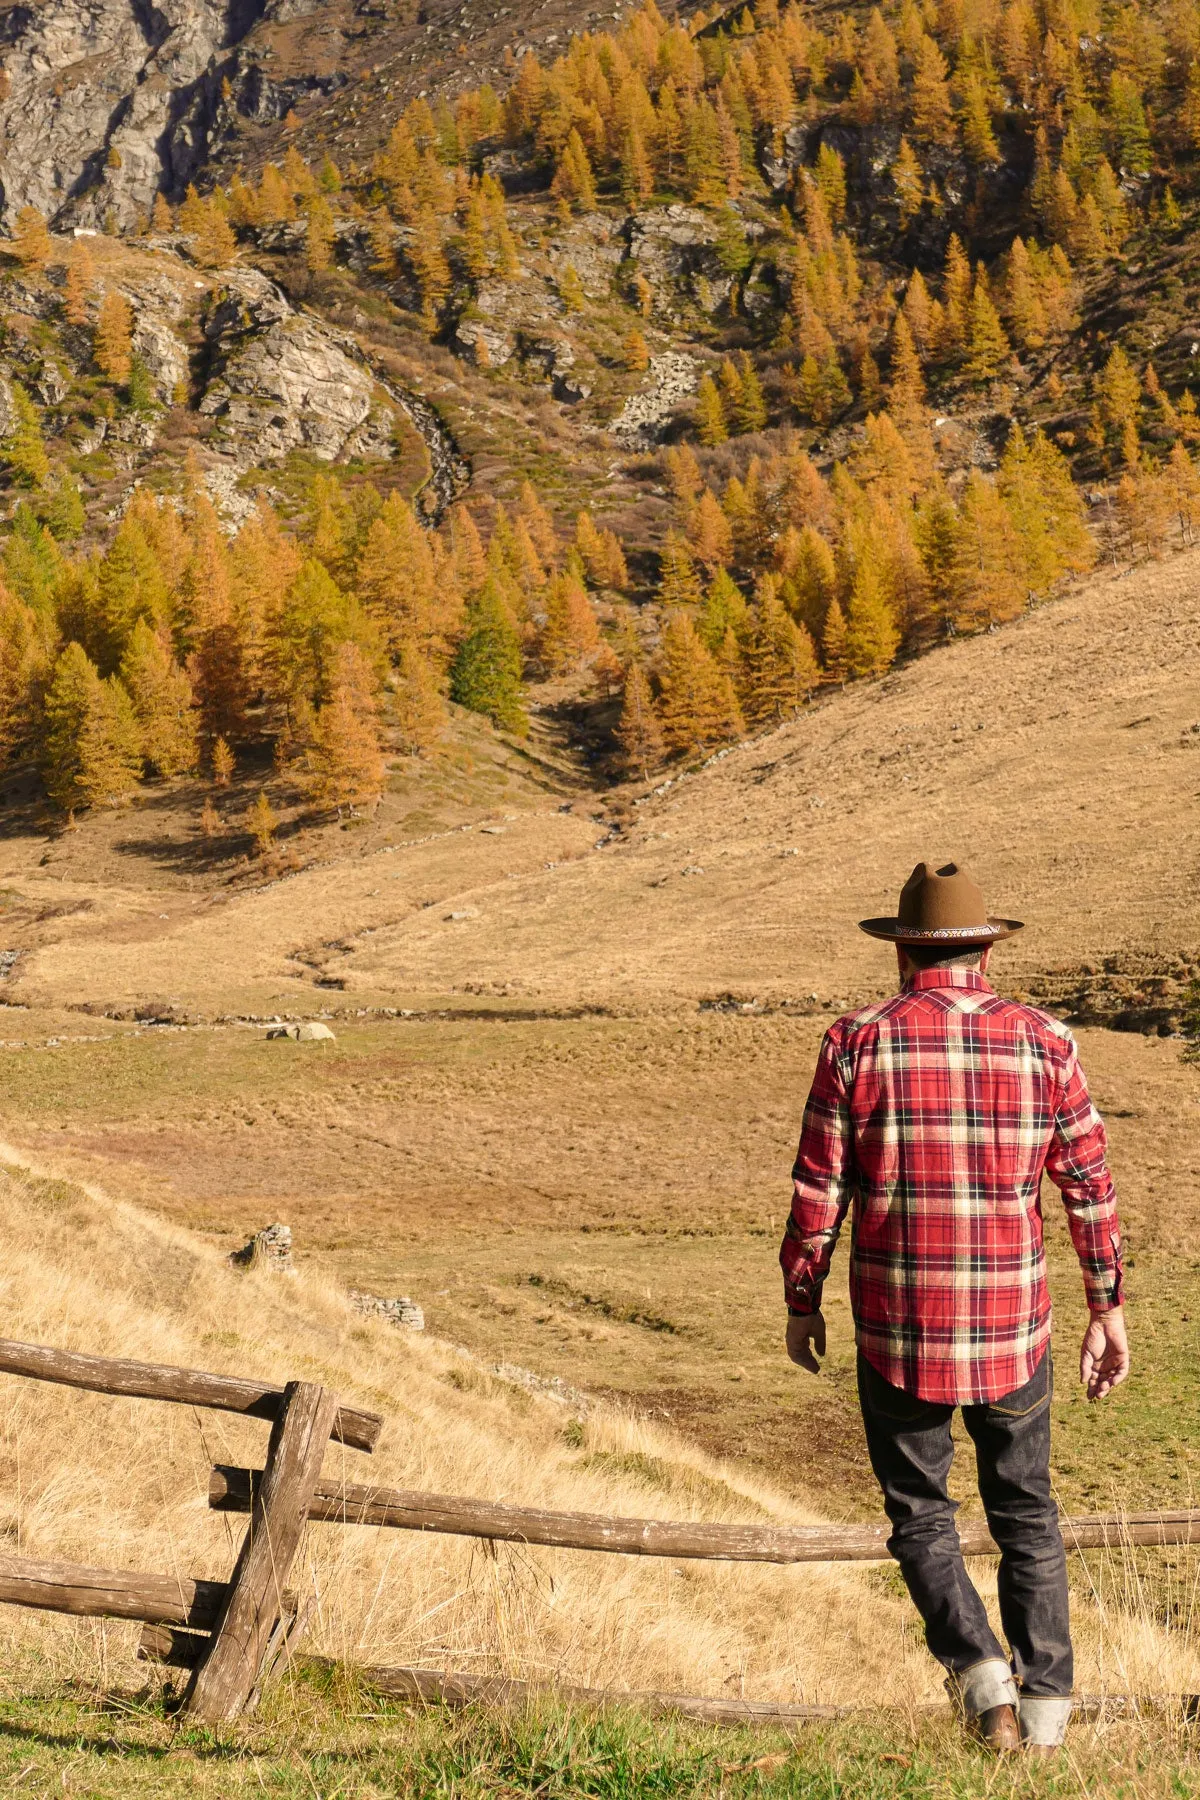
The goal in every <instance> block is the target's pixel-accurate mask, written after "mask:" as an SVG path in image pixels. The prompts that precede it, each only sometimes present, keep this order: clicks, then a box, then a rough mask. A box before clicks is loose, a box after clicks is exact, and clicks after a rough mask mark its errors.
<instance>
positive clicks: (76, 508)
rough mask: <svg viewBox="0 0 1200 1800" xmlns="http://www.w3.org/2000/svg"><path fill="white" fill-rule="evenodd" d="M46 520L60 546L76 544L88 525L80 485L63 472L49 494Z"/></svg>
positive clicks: (60, 472) (46, 505) (61, 471)
mask: <svg viewBox="0 0 1200 1800" xmlns="http://www.w3.org/2000/svg"><path fill="white" fill-rule="evenodd" d="M45 520H46V524H47V526H48V527H49V529H50V530H51V531H52V532H53V534H54V536H55V538H56V539H57V541H58V542H59V543H60V544H70V543H74V541H75V539H76V538H77V537H79V536H80V535H81V533H82V531H83V528H84V526H85V525H86V524H87V510H86V508H85V507H84V504H83V495H82V494H81V493H80V491H79V484H78V482H77V481H76V480H75V478H74V477H73V476H72V475H68V474H67V473H65V471H63V470H60V471H59V474H58V477H57V479H56V481H55V483H54V486H53V487H52V488H50V489H49V491H48V493H47V496H46V504H45Z"/></svg>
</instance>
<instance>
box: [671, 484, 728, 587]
mask: <svg viewBox="0 0 1200 1800" xmlns="http://www.w3.org/2000/svg"><path fill="white" fill-rule="evenodd" d="M688 540H689V542H690V545H691V550H692V554H693V555H694V556H695V558H696V561H697V562H698V563H700V565H701V566H702V567H703V568H705V569H707V570H708V572H709V574H710V575H711V574H712V573H714V572H715V570H716V569H718V568H719V567H720V566H721V565H722V564H724V563H727V562H729V561H730V559H731V558H732V556H733V532H732V531H731V529H730V526H729V520H728V519H727V518H726V517H725V514H724V512H723V511H722V510H721V503H720V501H719V500H718V499H717V496H716V495H715V494H714V493H713V491H712V489H711V488H709V487H706V488H705V489H704V491H703V492H702V494H701V495H700V499H699V501H698V502H697V504H696V509H695V511H694V512H693V514H692V517H691V521H690V524H689V527H688ZM676 598H678V596H676Z"/></svg>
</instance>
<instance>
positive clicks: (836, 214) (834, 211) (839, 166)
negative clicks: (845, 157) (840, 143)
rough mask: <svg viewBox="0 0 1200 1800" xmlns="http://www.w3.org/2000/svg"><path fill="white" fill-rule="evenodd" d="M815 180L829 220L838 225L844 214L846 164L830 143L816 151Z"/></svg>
mask: <svg viewBox="0 0 1200 1800" xmlns="http://www.w3.org/2000/svg"><path fill="white" fill-rule="evenodd" d="M816 180H817V186H818V188H820V190H821V197H822V199H823V200H824V202H825V208H826V211H827V212H828V214H829V217H830V220H831V222H832V223H833V224H834V225H840V224H841V222H842V220H843V218H844V217H845V215H846V165H845V163H844V162H843V161H842V159H841V157H840V156H839V155H838V153H837V151H836V150H835V149H834V148H833V145H832V144H822V145H821V148H820V149H819V150H818V151H817V171H816Z"/></svg>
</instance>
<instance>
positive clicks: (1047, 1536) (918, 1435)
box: [858, 1350, 1074, 1695]
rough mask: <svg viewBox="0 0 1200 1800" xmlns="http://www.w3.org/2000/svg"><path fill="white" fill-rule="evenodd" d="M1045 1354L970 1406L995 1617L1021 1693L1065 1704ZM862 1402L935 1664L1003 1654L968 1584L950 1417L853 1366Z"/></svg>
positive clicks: (1065, 1640) (950, 1411)
mask: <svg viewBox="0 0 1200 1800" xmlns="http://www.w3.org/2000/svg"><path fill="white" fill-rule="evenodd" d="M1052 1387H1053V1374H1052V1370H1051V1365H1050V1352H1049V1350H1047V1352H1046V1354H1045V1356H1044V1357H1043V1358H1042V1360H1041V1362H1040V1363H1039V1364H1038V1367H1037V1370H1036V1372H1035V1373H1034V1375H1033V1378H1032V1380H1030V1381H1029V1382H1027V1383H1026V1385H1025V1386H1024V1387H1022V1388H1018V1389H1017V1391H1016V1393H1014V1394H1007V1395H1005V1396H1004V1398H1003V1399H1001V1400H993V1401H991V1402H989V1403H987V1404H985V1405H980V1406H964V1407H963V1409H962V1416H963V1424H964V1425H965V1426H966V1428H967V1430H968V1432H969V1433H970V1435H971V1437H972V1439H973V1440H974V1444H975V1462H976V1467H977V1469H978V1474H979V1494H980V1498H981V1499H982V1501H983V1506H984V1511H985V1512H986V1514H987V1521H988V1525H989V1527H990V1529H991V1533H992V1536H993V1537H994V1538H995V1540H996V1542H997V1544H999V1546H1000V1574H999V1594H1000V1617H1001V1620H1002V1621H1003V1624H1004V1631H1005V1635H1006V1636H1007V1638H1008V1641H1009V1645H1010V1646H1011V1649H1012V1669H1013V1673H1014V1674H1015V1675H1016V1677H1017V1680H1018V1681H1019V1683H1020V1684H1021V1686H1022V1688H1023V1689H1024V1690H1025V1692H1026V1693H1029V1694H1046V1695H1067V1694H1069V1693H1070V1692H1071V1683H1072V1679H1073V1675H1074V1665H1073V1660H1072V1654H1071V1633H1070V1621H1069V1617H1068V1607H1067V1559H1066V1555H1065V1553H1064V1551H1063V1541H1062V1534H1061V1533H1060V1531H1059V1528H1058V1512H1057V1508H1056V1507H1055V1504H1054V1501H1053V1499H1052V1498H1051V1494H1050V1395H1051V1391H1052ZM858 1394H859V1399H860V1401H861V1402H862V1414H863V1423H864V1425H865V1426H866V1431H867V1449H868V1450H869V1452H870V1456H871V1467H872V1468H873V1469H874V1471H875V1474H876V1476H877V1478H878V1481H879V1485H880V1487H881V1488H882V1489H883V1504H884V1507H885V1509H886V1511H887V1516H888V1518H889V1519H890V1520H891V1522H892V1535H891V1537H890V1538H889V1539H888V1548H889V1549H890V1550H891V1552H892V1554H893V1556H894V1557H895V1558H896V1560H897V1562H898V1563H899V1564H900V1569H901V1573H902V1574H903V1576H904V1580H905V1583H906V1584H907V1587H908V1591H909V1593H910V1594H911V1595H912V1597H913V1601H914V1602H915V1604H916V1607H917V1610H918V1612H919V1613H920V1614H921V1617H922V1618H923V1619H924V1621H925V1641H926V1642H927V1644H928V1645H929V1648H930V1650H931V1651H932V1652H933V1654H934V1656H936V1657H937V1660H938V1661H939V1662H940V1663H941V1664H942V1665H943V1667H944V1668H946V1669H948V1670H950V1672H951V1673H952V1674H955V1675H961V1674H962V1673H963V1672H964V1671H965V1670H967V1669H969V1668H972V1667H973V1666H974V1665H975V1664H976V1663H979V1662H983V1661H984V1660H985V1658H988V1657H994V1656H998V1657H1001V1658H1003V1657H1004V1651H1003V1650H1002V1649H1001V1647H1000V1645H999V1644H998V1643H997V1641H996V1635H995V1633H994V1632H993V1630H992V1628H991V1626H990V1625H989V1624H988V1619H987V1613H986V1611H985V1610H984V1605H983V1602H982V1600H981V1599H980V1598H979V1595H978V1593H977V1592H976V1591H975V1587H974V1584H973V1583H972V1581H971V1580H970V1578H969V1576H968V1575H967V1571H966V1568H965V1566H964V1564H963V1559H962V1553H961V1551H960V1549H959V1543H958V1532H957V1530H956V1529H955V1525H954V1513H955V1503H954V1502H953V1501H952V1500H951V1499H950V1496H949V1494H948V1492H947V1490H946V1480H947V1477H948V1475H949V1473H950V1465H951V1463H952V1462H953V1460H954V1446H953V1443H952V1441H951V1437H950V1421H951V1419H952V1418H953V1417H954V1408H953V1407H952V1406H944V1405H940V1404H937V1403H935V1402H932V1401H928V1400H918V1399H917V1398H916V1397H915V1396H914V1395H912V1394H907V1393H905V1392H904V1391H903V1389H901V1388H898V1387H893V1386H892V1384H891V1382H889V1381H885V1380H884V1379H883V1377H882V1375H880V1374H878V1372H877V1371H876V1370H875V1369H873V1368H872V1367H871V1365H870V1363H869V1362H867V1360H866V1358H865V1357H863V1356H861V1355H860V1356H859V1359H858Z"/></svg>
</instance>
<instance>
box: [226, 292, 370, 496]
mask: <svg viewBox="0 0 1200 1800" xmlns="http://www.w3.org/2000/svg"><path fill="white" fill-rule="evenodd" d="M204 331H205V336H206V337H207V339H208V341H209V344H210V345H211V347H212V348H211V359H210V375H209V380H208V383H207V385H206V387H205V391H204V395H203V397H202V398H201V401H200V411H201V412H202V413H205V414H207V415H208V416H209V417H210V418H213V419H214V420H215V421H216V424H217V439H218V441H219V442H221V444H222V447H223V448H225V449H226V450H228V451H229V453H230V454H232V455H234V456H235V457H237V458H239V460H241V461H242V462H243V463H244V465H245V467H247V468H249V467H251V466H252V465H253V464H255V463H259V462H263V461H265V460H267V459H271V458H275V457H281V456H286V455H287V454H288V452H289V451H291V450H298V449H305V450H308V451H309V452H310V453H311V454H312V455H313V456H316V457H319V458H321V459H322V460H323V461H325V462H332V461H333V460H334V458H335V457H337V456H340V455H342V454H350V453H354V454H358V455H370V456H388V455H390V454H391V452H392V436H393V432H394V429H395V419H394V415H393V413H392V411H391V408H390V407H389V406H387V405H386V404H385V403H383V402H382V401H381V400H380V399H379V397H378V396H377V392H376V384H375V382H374V381H373V380H372V378H371V376H370V375H369V374H368V372H367V371H366V370H365V369H363V368H362V367H361V365H359V364H358V363H355V362H352V361H351V360H350V358H349V357H348V356H347V355H346V353H345V351H344V350H342V349H341V348H340V347H339V346H338V345H337V344H336V343H335V342H334V341H333V339H332V337H331V335H330V334H329V332H327V331H326V330H325V328H324V327H323V326H322V325H321V324H320V323H319V322H318V321H317V320H316V319H313V318H310V317H309V316H308V315H307V314H305V313H298V312H296V311H295V310H294V309H293V308H292V306H291V305H290V303H289V302H288V300H287V299H286V298H285V296H284V295H283V294H282V293H281V292H280V290H279V288H277V287H276V285H275V283H274V282H273V281H270V280H268V278H267V277H266V276H265V275H262V274H260V273H259V271H258V270H257V269H243V268H239V269H232V270H228V271H226V272H225V273H224V274H223V275H222V277H221V285H220V287H219V288H218V290H217V292H216V294H215V296H214V301H213V305H212V307H211V308H210V310H209V313H208V316H207V318H206V320H205V324H204Z"/></svg>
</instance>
